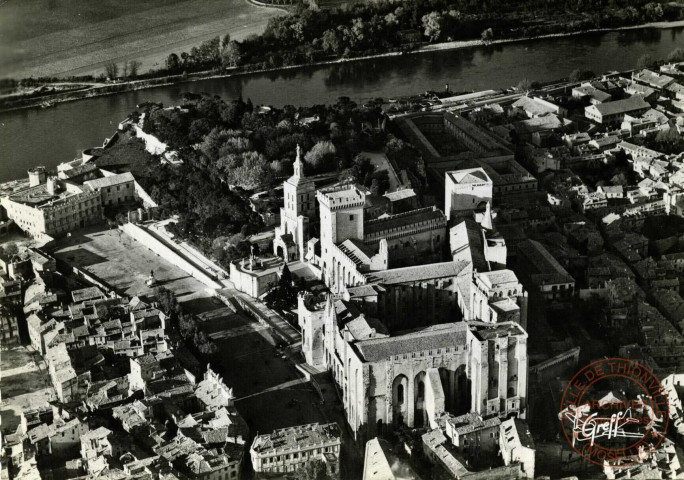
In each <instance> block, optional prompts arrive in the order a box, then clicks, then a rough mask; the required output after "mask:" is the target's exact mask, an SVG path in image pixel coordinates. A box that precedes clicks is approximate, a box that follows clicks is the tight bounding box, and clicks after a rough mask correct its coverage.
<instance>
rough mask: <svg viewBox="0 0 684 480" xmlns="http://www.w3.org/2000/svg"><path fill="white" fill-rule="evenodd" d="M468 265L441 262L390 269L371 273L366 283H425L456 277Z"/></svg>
mask: <svg viewBox="0 0 684 480" xmlns="http://www.w3.org/2000/svg"><path fill="white" fill-rule="evenodd" d="M468 265H469V263H468V262H442V263H430V264H427V265H417V266H413V267H403V268H392V269H390V270H383V271H379V272H373V273H372V274H371V275H370V276H369V277H368V281H369V283H381V284H384V285H396V284H400V283H413V282H425V281H427V280H433V279H436V278H447V277H456V276H458V275H459V274H460V273H461V272H462V271H463V269H465V268H466V267H467V266H468Z"/></svg>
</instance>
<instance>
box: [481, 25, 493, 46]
mask: <svg viewBox="0 0 684 480" xmlns="http://www.w3.org/2000/svg"><path fill="white" fill-rule="evenodd" d="M492 40H494V30H492V29H491V28H488V29H486V30H483V31H482V41H483V42H484V43H489V42H491V41H492Z"/></svg>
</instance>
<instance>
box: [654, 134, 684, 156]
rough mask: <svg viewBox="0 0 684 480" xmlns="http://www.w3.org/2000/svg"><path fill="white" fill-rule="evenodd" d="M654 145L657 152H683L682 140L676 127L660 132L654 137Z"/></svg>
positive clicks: (683, 144)
mask: <svg viewBox="0 0 684 480" xmlns="http://www.w3.org/2000/svg"><path fill="white" fill-rule="evenodd" d="M655 144H656V146H657V149H658V151H661V152H663V153H668V154H669V153H679V152H681V151H682V150H684V139H683V138H682V136H681V135H680V134H679V132H678V131H677V128H676V127H670V128H668V129H667V130H661V131H660V132H658V135H656V137H655Z"/></svg>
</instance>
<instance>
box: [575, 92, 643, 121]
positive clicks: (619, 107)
mask: <svg viewBox="0 0 684 480" xmlns="http://www.w3.org/2000/svg"><path fill="white" fill-rule="evenodd" d="M650 107H651V106H650V105H649V104H648V102H646V101H645V100H644V99H643V98H642V97H641V96H639V95H636V96H633V97H629V98H625V99H623V100H615V101H613V102H605V103H600V104H598V105H592V106H591V107H587V109H596V110H598V112H599V113H600V114H601V115H602V116H604V117H606V116H611V115H619V114H621V113H628V112H633V111H635V110H642V109H648V108H650Z"/></svg>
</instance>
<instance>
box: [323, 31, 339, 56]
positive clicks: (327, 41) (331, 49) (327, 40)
mask: <svg viewBox="0 0 684 480" xmlns="http://www.w3.org/2000/svg"><path fill="white" fill-rule="evenodd" d="M321 46H322V47H323V51H324V52H326V53H333V54H335V55H339V53H340V51H341V50H342V42H341V41H340V37H339V36H338V35H337V32H336V31H335V30H332V29H328V30H326V31H325V32H323V37H322V39H321Z"/></svg>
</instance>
